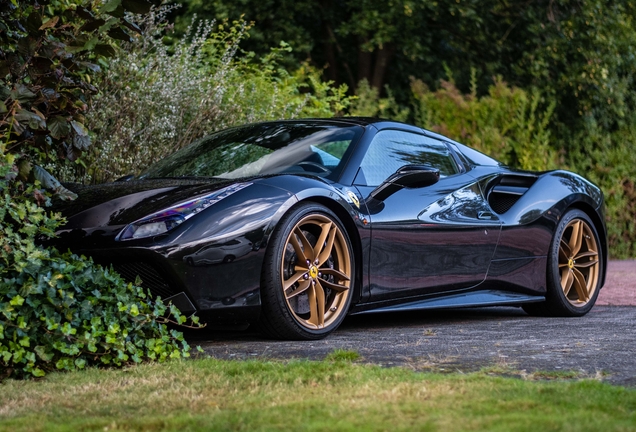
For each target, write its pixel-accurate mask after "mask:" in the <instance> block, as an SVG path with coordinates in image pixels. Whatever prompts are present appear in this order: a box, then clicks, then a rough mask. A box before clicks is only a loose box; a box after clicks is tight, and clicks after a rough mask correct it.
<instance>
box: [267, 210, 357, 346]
mask: <svg viewBox="0 0 636 432" xmlns="http://www.w3.org/2000/svg"><path fill="white" fill-rule="evenodd" d="M354 274H355V272H354V259H353V251H352V247H351V241H350V240H349V237H348V235H347V232H346V230H345V229H344V227H343V226H342V223H341V222H340V220H339V219H338V217H337V216H336V215H335V214H334V213H333V212H332V211H331V210H329V209H328V208H326V207H324V206H322V205H319V204H314V203H306V204H301V205H299V206H298V207H296V208H294V209H292V210H291V211H290V212H289V213H288V214H286V215H285V216H284V217H283V219H282V220H281V221H280V223H279V224H278V227H277V228H276V230H275V231H274V233H273V234H272V236H271V239H270V242H269V247H268V250H267V252H266V255H265V261H264V265H263V275H262V280H261V303H262V312H261V317H260V321H259V327H260V329H261V331H262V332H263V333H264V334H265V335H266V336H269V337H273V338H277V339H304V340H312V339H320V338H323V337H325V336H327V335H328V334H329V333H331V332H332V331H334V330H335V329H336V328H337V327H338V326H339V325H340V323H341V322H342V320H343V319H344V317H345V315H346V314H347V310H348V309H349V305H350V304H351V297H352V294H353V283H354Z"/></svg>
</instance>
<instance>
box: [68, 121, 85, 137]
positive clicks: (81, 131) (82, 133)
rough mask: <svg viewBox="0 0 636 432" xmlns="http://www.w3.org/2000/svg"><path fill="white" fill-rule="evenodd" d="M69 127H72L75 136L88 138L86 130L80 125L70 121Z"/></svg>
mask: <svg viewBox="0 0 636 432" xmlns="http://www.w3.org/2000/svg"><path fill="white" fill-rule="evenodd" d="M71 126H73V130H74V131H75V133H76V134H78V135H80V136H88V129H86V127H84V125H83V124H82V123H80V122H78V121H75V120H71Z"/></svg>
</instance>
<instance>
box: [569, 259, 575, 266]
mask: <svg viewBox="0 0 636 432" xmlns="http://www.w3.org/2000/svg"><path fill="white" fill-rule="evenodd" d="M568 267H570V268H574V260H573V259H569V260H568Z"/></svg>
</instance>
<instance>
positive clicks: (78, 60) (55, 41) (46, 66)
mask: <svg viewBox="0 0 636 432" xmlns="http://www.w3.org/2000/svg"><path fill="white" fill-rule="evenodd" d="M150 6H151V4H150V3H149V2H147V1H145V0H126V1H122V0H110V1H107V2H102V1H98V0H93V1H89V0H84V1H79V2H75V1H71V0H52V1H50V2H49V1H45V2H41V3H39V2H37V1H35V0H23V1H18V0H1V1H0V11H2V12H0V134H1V135H0V136H2V138H3V141H4V142H5V144H6V145H7V151H8V152H10V153H17V154H19V155H21V157H24V158H27V159H30V160H35V161H37V162H41V161H42V160H47V159H48V160H54V159H56V158H62V159H68V160H71V161H72V160H75V159H77V157H78V156H79V155H80V154H81V153H82V152H83V151H85V150H86V149H87V148H88V147H89V146H90V144H91V138H90V134H89V131H88V130H87V128H86V126H85V114H86V111H87V110H88V106H89V104H90V99H91V96H93V95H94V94H95V93H96V92H97V88H95V86H93V85H92V84H91V76H92V75H93V74H94V73H96V72H99V71H100V69H101V67H102V66H101V65H103V64H105V59H106V58H108V57H109V56H111V55H113V54H114V53H115V47H114V41H115V40H129V39H130V37H131V36H130V34H131V33H133V32H138V31H139V28H138V27H137V26H136V25H135V24H133V23H132V22H130V21H129V20H128V19H127V18H126V17H124V13H125V11H127V10H128V11H132V12H147V11H148V10H149V9H150ZM23 174H26V173H23Z"/></svg>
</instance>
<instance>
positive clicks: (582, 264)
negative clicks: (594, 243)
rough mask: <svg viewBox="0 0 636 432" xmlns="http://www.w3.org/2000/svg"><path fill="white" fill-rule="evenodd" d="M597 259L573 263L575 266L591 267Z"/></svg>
mask: <svg viewBox="0 0 636 432" xmlns="http://www.w3.org/2000/svg"><path fill="white" fill-rule="evenodd" d="M597 263H598V260H594V261H589V262H583V263H576V264H574V267H575V268H588V267H592V266H593V265H595V264H597Z"/></svg>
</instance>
